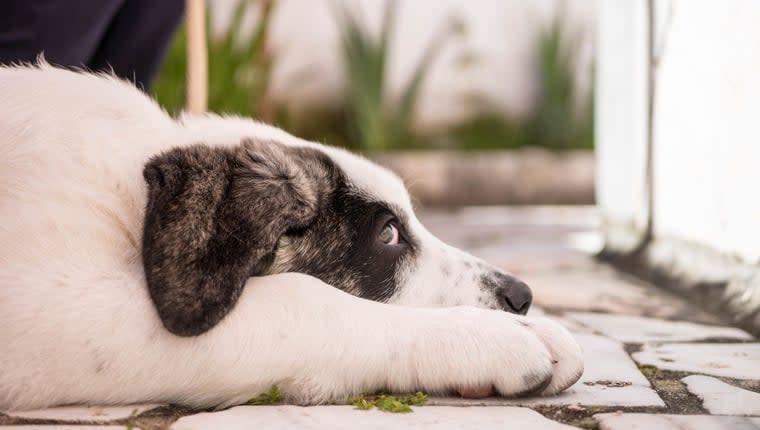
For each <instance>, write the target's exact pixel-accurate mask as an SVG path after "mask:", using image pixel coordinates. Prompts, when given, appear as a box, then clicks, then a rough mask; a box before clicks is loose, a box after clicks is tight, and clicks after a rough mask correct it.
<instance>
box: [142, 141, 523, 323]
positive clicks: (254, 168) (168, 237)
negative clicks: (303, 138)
mask: <svg viewBox="0 0 760 430" xmlns="http://www.w3.org/2000/svg"><path fill="white" fill-rule="evenodd" d="M144 177H145V179H146V181H147V184H148V204H147V208H146V214H145V226H144V235H143V261H144V266H145V274H146V279H147V282H148V288H149V290H150V294H151V297H152V299H153V301H154V303H155V304H156V307H157V309H158V312H159V315H160V317H161V319H162V321H163V322H164V325H165V326H166V327H167V328H168V329H169V330H170V331H172V332H173V333H176V334H180V335H194V334H199V333H202V332H204V331H206V330H208V329H210V328H211V327H213V326H214V325H215V324H216V323H217V322H218V321H219V320H220V319H221V318H223V317H224V316H225V315H226V314H227V312H229V310H230V308H231V307H232V306H233V305H234V303H235V302H236V300H237V298H238V296H239V294H240V292H241V291H242V288H243V285H244V283H245V281H246V279H248V278H249V277H251V276H260V275H268V274H274V273H282V272H300V273H306V274H309V275H313V276H315V277H317V278H319V279H321V280H323V281H324V282H326V283H329V284H331V285H333V286H335V287H337V288H340V289H342V290H344V291H346V292H348V293H351V294H354V295H356V296H359V297H363V298H367V299H371V300H376V301H382V302H389V303H397V304H404V305H414V306H454V305H473V306H480V307H487V308H493V309H503V310H505V311H508V312H515V313H521V314H524V313H526V312H527V310H528V308H529V306H530V303H531V292H530V289H529V288H528V287H527V285H525V284H524V283H523V282H521V281H519V280H518V279H516V278H514V277H512V276H511V275H509V274H507V273H505V272H503V271H501V270H499V269H497V268H495V267H492V266H490V265H488V264H486V263H485V262H483V261H482V260H479V259H477V258H475V257H473V256H471V255H469V254H467V253H464V252H462V251H460V250H458V249H456V248H453V247H451V246H448V245H446V244H444V243H443V242H441V241H440V240H438V239H437V238H436V237H435V236H433V235H432V234H431V233H429V232H428V231H427V230H426V229H425V228H424V227H423V226H422V224H420V222H419V221H418V220H417V218H416V217H415V214H414V211H413V209H412V205H411V203H410V199H409V195H408V193H407V191H406V188H405V187H404V185H403V183H402V181H401V180H400V179H399V178H398V177H396V176H395V175H394V174H392V173H391V172H389V171H387V170H385V169H383V168H381V167H379V166H377V165H375V164H373V163H371V162H370V161H368V160H366V159H364V158H361V157H357V156H355V155H352V154H350V153H348V152H345V151H342V150H339V149H335V148H330V147H323V146H321V145H315V144H314V145H310V144H303V145H301V144H299V145H285V144H282V143H277V142H273V141H268V140H267V141H261V140H255V139H246V140H244V141H243V142H242V143H241V144H239V145H237V146H234V147H209V146H205V145H193V146H187V147H180V148H176V149H173V150H171V151H168V152H166V153H163V154H161V155H158V156H156V157H154V158H153V159H152V160H151V161H150V162H149V163H148V164H147V165H146V167H145V170H144Z"/></svg>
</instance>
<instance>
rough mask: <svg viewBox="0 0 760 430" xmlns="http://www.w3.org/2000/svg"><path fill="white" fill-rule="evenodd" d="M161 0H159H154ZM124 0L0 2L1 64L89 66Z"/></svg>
mask: <svg viewBox="0 0 760 430" xmlns="http://www.w3.org/2000/svg"><path fill="white" fill-rule="evenodd" d="M156 1H157V2H160V1H161V0H156ZM122 3H124V0H76V1H69V0H2V1H0V63H2V64H9V63H20V62H27V63H28V62H34V61H35V60H36V58H37V56H38V55H39V54H40V53H44V55H45V59H46V60H47V61H48V62H49V63H51V64H56V65H59V66H68V67H81V66H85V67H88V66H89V63H90V59H91V58H92V56H93V55H94V54H95V51H96V49H97V48H98V46H99V45H100V41H101V39H102V37H103V35H104V34H105V33H106V30H107V28H108V25H109V24H110V23H111V20H112V18H113V15H114V13H116V11H117V10H119V8H120V7H121V5H122Z"/></svg>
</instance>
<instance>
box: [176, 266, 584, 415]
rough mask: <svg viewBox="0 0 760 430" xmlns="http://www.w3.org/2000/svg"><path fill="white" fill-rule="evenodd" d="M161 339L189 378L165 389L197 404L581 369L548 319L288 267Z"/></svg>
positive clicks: (514, 380)
mask: <svg viewBox="0 0 760 430" xmlns="http://www.w3.org/2000/svg"><path fill="white" fill-rule="evenodd" d="M167 336H169V335H168V334H167ZM169 344H170V345H171V347H172V348H176V347H178V346H179V345H183V347H181V348H180V349H184V351H185V353H186V354H187V355H186V356H185V357H178V358H179V359H180V360H183V362H182V364H179V365H178V366H176V370H178V371H180V372H185V374H176V375H174V378H177V380H183V381H194V382H193V383H192V384H188V385H192V386H188V385H186V384H180V385H182V386H184V388H183V392H182V393H175V394H174V395H173V396H170V397H174V396H177V395H181V396H183V397H185V400H186V401H187V402H189V403H190V404H194V405H198V406H209V405H222V406H225V405H231V404H236V403H242V402H244V401H246V400H248V399H249V398H251V397H254V396H255V395H257V394H258V393H261V392H263V391H266V390H268V388H269V387H270V386H271V385H274V384H276V385H278V387H279V388H280V390H281V392H282V393H283V395H284V396H285V397H286V398H287V399H288V400H290V401H294V402H297V403H303V404H306V403H309V404H312V403H323V402H329V401H333V400H342V399H345V398H346V397H347V396H350V395H353V394H358V393H363V392H374V391H377V390H380V389H385V390H391V391H396V392H405V391H410V390H415V389H421V390H424V391H426V392H428V393H444V392H449V391H451V390H452V389H453V388H454V387H468V386H470V387H477V386H481V387H482V386H484V385H493V387H494V388H495V389H496V391H497V392H498V393H500V394H502V395H507V396H513V395H519V394H525V393H535V392H543V393H554V392H557V391H560V390H563V389H565V388H567V387H568V386H569V385H571V384H572V383H574V382H575V381H576V380H577V379H578V378H579V377H580V374H581V373H582V362H581V352H580V349H579V347H578V345H577V344H576V343H575V341H574V340H573V339H572V337H571V336H570V334H569V333H568V332H567V331H566V330H565V329H564V328H562V327H560V326H559V325H558V324H556V323H554V322H551V321H549V320H546V319H540V318H527V317H521V316H516V315H512V314H507V313H504V312H499V311H493V310H485V309H478V308H469V307H459V308H439V309H431V308H427V309H426V308H408V307H401V306H394V305H387V304H382V303H376V302H372V301H368V300H363V299H359V298H357V297H354V296H351V295H349V294H346V293H344V292H341V291H339V290H337V289H335V288H332V287H330V286H328V285H326V284H324V283H322V282H321V281H319V280H317V279H315V278H312V277H309V276H305V275H298V274H282V275H274V276H269V277H263V278H254V279H251V280H249V282H248V283H247V285H246V287H245V289H244V292H243V294H242V296H241V298H240V301H239V302H238V304H237V305H236V307H235V309H234V310H233V311H232V312H231V313H230V314H229V315H228V316H227V317H226V318H225V319H224V320H223V321H222V322H221V323H220V324H219V325H218V326H217V327H214V328H213V329H212V330H210V331H209V332H208V333H206V334H204V335H202V336H199V337H197V338H174V339H172V341H171V342H170V343H169ZM169 352H170V351H167V353H169ZM187 362H192V363H193V365H188V364H187ZM164 382H167V381H164ZM168 382H171V381H168Z"/></svg>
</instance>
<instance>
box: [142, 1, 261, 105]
mask: <svg viewBox="0 0 760 430" xmlns="http://www.w3.org/2000/svg"><path fill="white" fill-rule="evenodd" d="M250 6H251V2H250V1H248V0H240V1H239V2H238V4H237V6H236V8H235V11H234V14H233V18H232V22H231V23H230V25H229V27H228V28H227V31H225V32H224V33H223V34H222V36H221V37H218V38H217V37H212V36H210V35H209V36H208V38H207V43H208V68H209V69H208V74H209V75H208V77H209V79H208V84H209V86H208V109H209V110H210V111H212V112H223V113H236V114H242V115H246V116H261V114H262V113H265V112H262V111H264V110H267V109H268V107H267V106H266V105H265V104H266V103H267V100H266V92H267V84H268V83H269V79H270V73H271V69H272V59H271V58H270V56H269V55H268V53H267V52H266V34H267V32H268V29H269V24H270V21H271V17H272V11H273V9H274V2H273V1H264V2H262V9H261V13H260V15H259V20H258V22H257V23H256V24H255V27H254V28H253V33H252V34H251V36H250V37H247V38H244V37H243V35H244V28H243V26H242V20H243V16H244V15H245V13H246V12H247V10H248V8H249V7H250ZM208 21H209V20H207V27H208ZM186 49H187V30H186V28H185V26H184V25H183V26H182V27H181V28H180V30H179V31H178V33H177V35H176V36H175V37H174V40H173V41H172V44H171V46H170V47H169V51H168V52H167V56H166V59H165V60H164V65H163V67H162V69H161V72H160V74H159V75H158V77H157V78H156V82H155V84H154V86H153V91H152V94H153V96H154V97H155V98H156V99H157V100H158V102H159V104H160V105H161V106H163V107H164V108H165V109H166V110H167V111H169V112H171V113H177V112H179V111H181V110H182V109H183V108H184V106H185V101H186V82H187V75H186V74H187V51H186Z"/></svg>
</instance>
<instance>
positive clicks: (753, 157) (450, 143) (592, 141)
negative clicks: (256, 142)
mask: <svg viewBox="0 0 760 430" xmlns="http://www.w3.org/2000/svg"><path fill="white" fill-rule="evenodd" d="M207 9H208V10H207V11H208V15H207V21H208V28H209V29H210V31H209V32H208V56H209V81H208V82H209V99H208V101H209V110H211V111H215V112H222V113H231V114H240V115H245V116H253V117H255V118H259V119H261V120H263V121H266V122H270V123H273V124H276V125H278V126H280V127H282V128H284V129H285V130H287V131H290V132H291V133H293V134H296V135H299V136H301V137H305V138H307V139H311V140H315V141H319V142H323V143H326V144H329V145H336V146H342V147H346V148H349V149H351V150H354V151H359V152H362V153H365V154H366V155H367V156H368V157H370V158H372V159H374V160H376V161H377V162H379V163H381V164H384V165H386V166H388V167H390V168H391V169H393V170H395V171H396V172H398V173H399V174H400V175H401V176H402V177H403V178H404V179H405V180H406V183H407V185H408V186H409V188H410V191H411V194H412V196H413V200H414V202H415V204H416V205H417V206H418V207H423V208H424V207H427V208H430V207H444V208H457V207H463V206H472V205H480V206H483V205H491V206H494V205H502V206H505V205H512V207H514V205H568V204H570V205H591V204H593V205H594V206H593V207H592V206H575V208H584V209H582V210H581V212H578V211H577V210H576V211H573V210H568V209H562V210H559V209H555V210H549V211H548V212H547V211H538V212H536V211H534V210H532V209H531V210H528V211H524V212H520V214H518V215H509V214H508V213H506V212H498V211H497V212H493V211H491V212H472V210H470V212H467V213H469V214H470V216H468V217H465V218H462V220H460V221H458V222H460V224H461V225H465V224H467V223H469V224H467V225H471V226H472V228H481V227H482V226H481V224H483V223H485V224H488V222H490V221H489V220H491V221H493V220H494V219H499V220H501V221H499V222H503V223H506V224H504V225H505V227H504V228H503V229H501V230H499V231H502V230H503V231H509V234H508V237H506V236H505V237H501V236H499V239H498V243H499V245H498V246H501V247H502V248H503V247H504V246H506V245H505V244H508V243H515V241H516V238H521V239H520V240H519V242H520V244H521V245H520V246H522V247H521V248H520V247H518V248H519V249H518V248H514V252H513V253H512V255H513V257H514V256H518V255H522V256H526V255H527V254H530V253H529V252H526V249H529V248H530V247H533V248H531V249H534V250H535V249H537V248H536V247H537V245H536V243H538V242H540V241H541V240H540V237H541V236H540V235H538V234H537V233H536V231H535V230H531V229H530V228H527V227H525V226H526V225H528V224H530V222H531V220H533V221H535V222H539V221H540V220H543V219H544V216H545V215H546V214H548V213H551V214H553V215H552V217H550V218H551V222H547V223H545V224H546V225H548V226H554V227H556V226H562V225H569V224H572V225H574V226H575V227H573V228H572V229H569V230H567V231H565V230H562V231H561V234H563V235H564V234H567V233H568V232H569V233H572V234H575V236H573V237H574V239H573V240H574V241H575V244H576V245H578V244H580V247H582V248H583V249H584V250H585V251H592V252H594V253H597V252H598V254H597V255H598V256H599V257H601V258H604V259H607V260H609V261H612V262H614V263H616V264H617V265H618V266H619V267H624V268H626V269H628V270H630V271H632V272H634V273H636V274H637V275H639V276H641V277H643V278H646V279H648V280H651V281H654V282H655V283H657V284H658V285H665V286H670V287H671V288H673V289H675V290H678V291H681V292H682V293H684V294H685V295H686V296H687V297H688V298H690V299H692V300H693V301H696V302H700V303H701V304H704V305H706V306H707V307H708V308H710V309H713V310H718V311H720V312H721V313H722V314H723V315H725V316H728V317H729V318H730V319H731V320H732V321H734V322H735V323H737V324H740V325H742V326H744V327H746V328H748V329H750V330H754V331H755V332H760V173H759V172H760V169H758V167H759V166H760V143H759V142H760V128H758V127H757V125H756V117H757V113H758V112H760V80H758V79H757V72H758V70H760V3H759V2H756V1H753V0H730V1H725V2H714V1H710V0H688V1H687V0H680V1H679V0H635V1H625V2H613V1H593V0H492V1H489V0H406V1H400V0H386V1H379V0H314V1H309V2H303V1H295V0H258V1H239V0H210V1H208V2H207ZM185 45H186V30H185V29H184V28H183V29H181V30H180V31H179V32H178V34H177V35H176V37H175V38H174V40H173V43H172V45H171V47H170V50H169V54H168V57H167V59H166V61H165V63H164V66H163V69H162V70H161V73H160V76H159V77H158V79H157V80H156V82H155V85H154V86H153V89H152V92H153V94H154V95H155V97H157V99H158V100H159V102H160V103H161V104H162V105H163V106H164V107H165V108H166V109H167V110H168V111H170V112H177V111H179V110H180V109H182V107H183V106H184V104H185V98H186V97H185V73H186V46H185ZM459 213H465V212H462V211H461V210H460V212H459ZM473 213H477V215H472V214H473ZM512 213H513V214H514V212H512ZM569 214H575V215H573V216H575V218H573V216H571V215H569ZM510 216H513V218H514V219H513V218H510ZM433 219H434V218H433ZM510 219H512V220H513V221H514V220H523V221H520V222H516V223H511V224H510V223H509V222H508V221H509V220H510ZM536 220H539V221H536ZM507 224H509V225H510V226H511V227H510V228H513V229H512V230H509V229H508V228H507V227H506V226H507ZM446 225H449V224H446ZM483 225H484V224H483ZM499 225H502V224H499ZM515 226H516V227H515ZM554 227H552V228H554ZM442 230H446V229H442ZM542 231H543V230H542ZM554 231H555V230H552V232H554ZM556 231H558V232H559V231H560V230H556ZM576 233H577V234H581V236H578V235H577V234H576ZM586 233H589V234H591V233H593V234H596V236H593V234H591V236H589V235H586V236H582V235H583V234H586ZM505 234H506V233H505ZM521 234H522V235H521ZM557 234H560V233H556V232H555V233H551V234H550V235H549V236H551V237H552V238H553V239H551V240H547V241H546V243H545V244H544V245H546V246H545V247H544V248H543V250H542V251H540V252H534V253H532V254H530V258H531V259H532V260H531V261H533V262H535V261H539V260H541V261H548V260H552V259H553V260H558V257H556V255H554V254H552V252H553V251H551V250H553V249H555V248H552V247H553V246H555V245H553V244H554V243H555V242H556V241H555V239H556V237H558V236H556V235H557ZM489 235H491V236H493V234H492V233H489ZM552 235H554V236H552ZM562 237H565V236H562ZM485 240H486V242H488V240H491V242H490V243H495V242H494V240H495V239H494V238H493V237H492V238H490V239H488V238H485ZM547 244H549V245H547ZM473 246H474V245H472V244H469V248H473ZM573 246H575V245H573ZM502 248H500V249H502ZM547 250H549V251H547ZM502 251H503V249H502ZM499 252H501V251H499ZM484 256H486V257H489V258H494V257H493V256H491V255H485V254H484ZM512 261H513V262H514V261H515V260H514V258H512ZM526 264H527V263H526ZM531 264H533V263H531ZM510 268H512V267H510Z"/></svg>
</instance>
